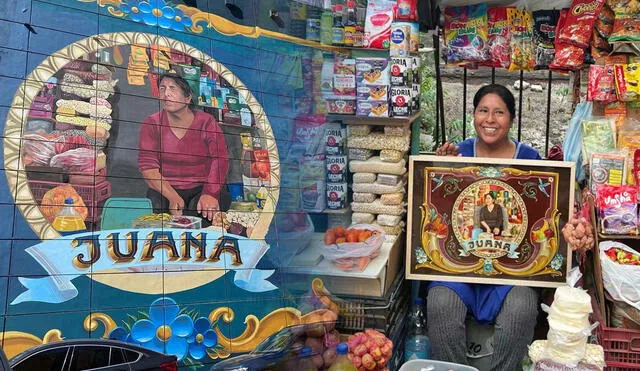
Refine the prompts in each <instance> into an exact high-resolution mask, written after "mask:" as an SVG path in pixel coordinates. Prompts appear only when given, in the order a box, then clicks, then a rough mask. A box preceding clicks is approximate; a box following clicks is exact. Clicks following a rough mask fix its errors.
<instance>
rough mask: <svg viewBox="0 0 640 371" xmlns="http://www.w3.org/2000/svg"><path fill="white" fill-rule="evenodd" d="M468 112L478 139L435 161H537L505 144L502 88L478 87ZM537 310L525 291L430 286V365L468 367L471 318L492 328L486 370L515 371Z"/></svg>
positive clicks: (509, 100)
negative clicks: (468, 321) (491, 349)
mask: <svg viewBox="0 0 640 371" xmlns="http://www.w3.org/2000/svg"><path fill="white" fill-rule="evenodd" d="M473 109H474V112H473V122H474V126H475V129H476V133H477V137H475V138H471V139H467V140H465V141H463V142H461V143H458V144H457V145H456V144H454V143H445V144H444V145H443V146H442V147H440V148H438V149H437V150H436V154H437V155H440V156H466V157H489V158H514V159H524V160H539V159H541V158H540V155H539V154H538V152H537V151H536V150H535V149H533V148H531V147H529V146H528V145H526V144H522V143H519V142H517V141H515V140H512V139H510V138H509V130H510V129H511V126H512V125H513V118H514V117H515V113H516V107H515V98H514V97H513V94H512V93H511V92H510V91H509V90H508V89H507V88H505V87H504V86H502V85H497V84H492V85H487V86H483V87H482V88H480V90H478V92H477V93H476V95H475V96H474V98H473ZM488 198H490V200H487V199H485V201H487V202H489V203H491V204H492V205H493V201H494V199H493V196H490V197H488ZM494 207H501V206H499V205H494ZM496 210H497V208H496ZM502 217H503V215H502V213H500V214H498V213H497V211H496V214H495V219H499V220H497V221H495V223H494V222H492V223H486V222H485V224H486V225H483V227H484V229H485V230H486V232H487V233H494V234H498V233H499V232H501V229H502ZM537 306H538V292H537V291H536V290H534V289H532V288H530V287H523V286H518V287H514V286H504V285H481V284H470V283H459V282H432V283H431V284H430V285H429V292H428V297H427V320H428V331H429V338H430V339H431V341H432V344H433V353H434V359H438V360H443V361H449V362H455V363H460V364H467V356H466V328H465V319H466V317H467V314H471V315H472V316H473V317H474V318H475V319H476V320H477V321H478V322H481V323H493V324H495V326H494V328H495V331H494V338H493V347H494V352H493V355H492V356H491V370H494V371H506V370H509V371H511V370H515V369H517V367H518V364H519V363H520V361H521V360H522V359H523V357H524V355H525V353H526V351H527V345H528V344H529V343H530V342H531V339H532V337H533V330H534V328H535V324H536V317H537V315H538V309H537Z"/></svg>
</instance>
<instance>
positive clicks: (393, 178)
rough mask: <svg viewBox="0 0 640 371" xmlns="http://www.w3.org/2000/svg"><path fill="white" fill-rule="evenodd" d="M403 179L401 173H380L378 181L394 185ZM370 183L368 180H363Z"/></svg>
mask: <svg viewBox="0 0 640 371" xmlns="http://www.w3.org/2000/svg"><path fill="white" fill-rule="evenodd" d="M400 179H402V176H401V175H393V174H378V177H377V180H376V183H378V184H384V185H390V186H394V185H396V184H398V183H399V182H400ZM363 183H368V182H363Z"/></svg>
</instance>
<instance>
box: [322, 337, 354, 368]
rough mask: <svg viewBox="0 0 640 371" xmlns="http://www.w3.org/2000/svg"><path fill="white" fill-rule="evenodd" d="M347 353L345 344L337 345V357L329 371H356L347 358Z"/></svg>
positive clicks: (347, 349) (347, 347)
mask: <svg viewBox="0 0 640 371" xmlns="http://www.w3.org/2000/svg"><path fill="white" fill-rule="evenodd" d="M347 353H349V346H348V345H347V343H340V344H338V346H337V347H336V354H337V357H336V360H335V361H333V364H332V365H331V367H329V371H357V369H356V366H354V365H353V363H351V361H350V360H349V358H348V357H347Z"/></svg>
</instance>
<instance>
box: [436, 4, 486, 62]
mask: <svg viewBox="0 0 640 371" xmlns="http://www.w3.org/2000/svg"><path fill="white" fill-rule="evenodd" d="M487 32H488V30H487V4H485V3H482V4H477V5H469V6H459V7H450V6H448V7H446V8H445V9H444V42H445V51H444V52H445V59H446V61H447V63H448V64H452V65H459V64H462V63H466V62H483V61H485V60H486V59H487V55H486V50H485V45H486V43H487Z"/></svg>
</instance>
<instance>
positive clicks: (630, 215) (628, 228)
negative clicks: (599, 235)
mask: <svg viewBox="0 0 640 371" xmlns="http://www.w3.org/2000/svg"><path fill="white" fill-rule="evenodd" d="M596 202H597V204H598V212H599V214H600V229H601V230H602V232H603V233H608V234H632V233H633V234H635V233H636V232H637V229H638V204H637V191H636V188H635V187H634V186H630V185H621V186H611V185H606V184H602V185H598V186H596Z"/></svg>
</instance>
